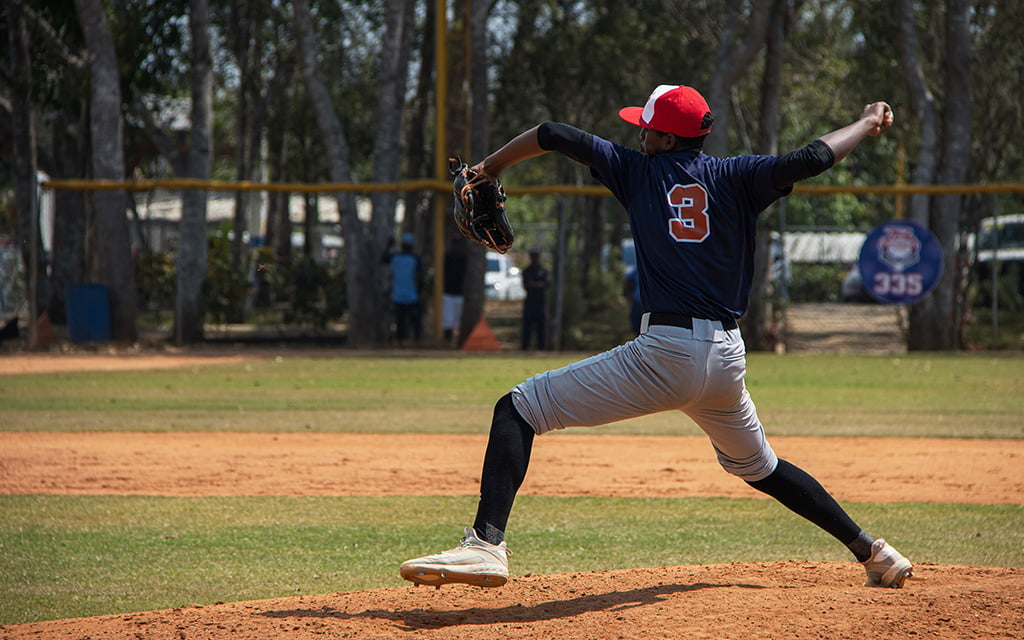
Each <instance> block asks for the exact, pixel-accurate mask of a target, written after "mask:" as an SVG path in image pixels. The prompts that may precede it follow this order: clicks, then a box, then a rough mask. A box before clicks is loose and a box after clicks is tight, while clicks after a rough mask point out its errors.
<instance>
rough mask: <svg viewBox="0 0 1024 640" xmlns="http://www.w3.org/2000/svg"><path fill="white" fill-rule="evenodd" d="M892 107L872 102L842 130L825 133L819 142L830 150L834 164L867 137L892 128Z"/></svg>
mask: <svg viewBox="0 0 1024 640" xmlns="http://www.w3.org/2000/svg"><path fill="white" fill-rule="evenodd" d="M892 122H893V111H892V107H890V106H889V105H888V104H886V103H884V102H873V103H871V104H869V105H865V107H864V111H862V112H861V114H860V117H859V118H857V120H856V121H854V122H853V123H851V124H848V125H846V126H845V127H843V128H842V129H836V130H835V131H833V132H831V133H826V134H825V135H823V136H821V138H819V140H821V141H822V142H824V143H825V144H827V145H828V146H829V148H830V149H832V153H833V155H835V163H838V162H839V161H840V160H842V159H843V158H845V157H846V156H847V155H849V153H850V152H851V151H853V149H854V148H855V147H856V146H857V145H858V144H860V142H861V140H863V139H864V138H866V137H868V136H877V135H881V134H883V133H885V132H886V131H888V130H889V127H891V126H892Z"/></svg>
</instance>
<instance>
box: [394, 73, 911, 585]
mask: <svg viewBox="0 0 1024 640" xmlns="http://www.w3.org/2000/svg"><path fill="white" fill-rule="evenodd" d="M619 116H620V117H621V118H622V119H623V120H625V121H626V122H629V123H631V124H634V125H637V126H638V127H640V131H639V134H640V145H639V147H640V148H639V150H636V149H630V148H628V147H624V146H622V145H619V144H616V143H614V142H610V141H608V140H605V139H603V138H601V137H599V136H597V135H594V134H592V133H588V132H586V131H581V130H580V129H577V128H575V127H572V126H570V125H567V124H562V123H557V122H545V123H542V124H540V125H538V126H536V127H533V128H532V129H529V130H528V131H525V132H524V133H522V134H520V135H519V136H517V137H516V138H514V139H513V140H511V141H510V142H508V143H507V144H506V145H505V146H503V147H502V148H501V149H499V150H498V151H496V152H495V153H493V154H491V155H490V156H488V157H487V158H486V159H485V160H484V161H483V162H480V163H478V164H477V165H475V166H474V167H473V171H476V172H477V173H479V174H482V175H484V176H487V177H489V178H492V179H496V178H497V177H498V175H499V174H501V173H502V172H503V171H504V170H506V169H508V168H509V167H511V166H513V165H514V164H516V163H518V162H521V161H523V160H526V159H528V158H533V157H535V156H539V155H541V154H544V153H548V152H551V151H555V152H558V153H561V154H562V155H565V156H567V157H569V158H571V159H572V160H575V161H576V162H580V163H582V164H584V165H586V166H587V167H589V168H590V173H591V175H592V176H593V177H594V178H595V179H596V180H597V181H598V182H600V183H601V184H603V185H604V186H605V187H607V188H608V189H609V190H610V191H611V192H612V195H614V196H615V198H616V199H617V200H618V201H619V203H620V204H621V205H622V207H623V208H624V209H625V211H626V215H627V217H628V219H629V224H630V230H631V233H632V237H633V241H634V245H635V248H636V269H637V277H638V279H639V288H640V301H641V304H642V305H643V309H644V314H643V316H642V318H641V322H640V333H639V335H638V336H637V337H636V338H634V339H633V340H630V341H629V342H627V343H626V344H624V345H621V346H619V347H616V348H614V349H611V350H610V351H606V352H604V353H601V354H598V355H596V356H592V357H590V358H587V359H585V360H582V361H580V362H575V363H573V364H570V365H568V366H565V367H562V368H561V369H557V370H554V371H546V372H544V373H540V374H537V375H535V376H533V377H531V378H529V379H528V380H526V381H524V382H522V383H520V384H519V385H517V386H516V387H514V388H513V389H512V390H511V391H510V392H509V393H506V394H505V395H504V396H502V397H501V398H500V399H499V400H498V402H497V404H496V405H495V407H494V414H493V418H492V421H491V431H490V435H489V438H488V443H487V448H486V450H485V452H484V463H483V471H482V473H481V478H480V500H479V502H478V503H477V513H476V518H475V520H474V521H473V525H472V527H467V528H466V530H465V537H464V538H463V540H462V543H461V544H460V545H459V546H458V547H456V548H454V549H450V550H448V551H444V552H442V553H439V554H434V555H429V556H424V557H421V558H414V559H412V560H409V561H407V562H405V563H403V564H402V566H401V569H400V573H401V575H402V577H403V578H405V579H406V580H410V581H412V582H414V583H418V584H431V585H440V584H445V583H449V582H461V583H467V584H473V585H479V586H486V587H493V586H500V585H502V584H504V583H505V582H506V581H507V580H508V557H507V548H506V545H505V527H506V525H507V522H508V518H509V514H510V513H511V510H512V503H513V500H514V499H515V496H516V493H517V492H518V490H519V487H520V485H521V484H522V482H523V479H524V478H525V476H526V470H527V466H528V464H529V460H530V454H531V451H532V447H533V441H534V437H535V436H538V435H542V434H544V433H547V432H549V431H552V430H555V429H564V428H566V427H584V426H597V425H602V424H607V423H610V422H615V421H619V420H626V419H629V418H636V417H639V416H643V415H647V414H650V413H654V412H660V411H678V412H680V413H682V414H685V415H686V416H688V417H689V418H690V419H692V420H693V421H694V422H695V423H696V424H697V425H698V426H699V427H700V428H701V429H702V430H703V431H704V432H705V433H706V434H707V436H708V438H709V439H710V440H711V444H712V446H713V448H714V451H715V454H716V455H717V457H718V462H719V464H720V465H721V466H722V468H724V469H725V470H726V471H727V472H729V473H731V474H733V475H735V476H737V477H738V478H740V479H742V480H744V481H745V482H747V484H749V485H750V486H751V487H752V488H754V489H756V490H758V491H761V492H763V493H766V494H768V495H770V496H771V497H773V498H775V499H776V500H778V501H779V502H780V503H781V504H783V505H784V506H785V507H787V508H789V509H790V510H792V511H793V512H795V513H797V514H798V515H800V516H802V517H804V518H806V519H807V520H809V521H810V522H812V523H813V524H815V525H817V526H818V527H820V528H821V529H823V530H824V531H826V532H828V533H829V534H830V535H832V536H833V537H835V538H836V539H837V540H838V541H839V542H840V543H842V544H843V545H845V546H846V547H847V548H848V549H849V550H850V552H851V553H852V554H853V555H854V556H855V557H856V558H857V559H858V560H860V561H861V563H862V564H863V566H864V569H865V570H866V572H867V582H866V585H867V586H873V587H893V588H898V587H900V586H902V585H903V582H904V580H905V579H906V578H907V577H908V576H910V575H911V571H912V568H913V567H912V565H911V563H910V562H909V561H908V560H907V559H906V558H904V557H903V556H902V555H901V554H900V553H899V552H898V551H896V550H895V549H894V548H893V547H892V546H891V545H889V544H888V543H886V541H885V540H883V539H881V538H879V539H875V538H873V537H872V536H870V535H869V534H868V533H867V532H865V531H864V530H863V529H862V528H861V527H860V526H859V525H858V524H856V523H855V522H854V521H853V519H852V518H851V517H850V516H849V515H848V514H847V513H846V511H844V510H843V508H842V507H841V506H840V505H839V504H838V503H837V502H836V500H835V499H834V498H833V497H832V496H831V495H830V494H829V493H828V492H827V491H826V490H825V489H824V488H823V487H822V486H821V484H820V483H818V481H817V480H815V479H814V478H813V477H811V476H810V475H809V474H808V473H807V472H805V471H803V470H802V469H800V468H799V467H797V466H796V465H794V464H792V463H790V462H788V461H786V460H783V459H781V458H779V457H778V456H777V455H776V454H775V451H774V450H773V449H772V447H771V445H770V444H769V443H768V440H767V438H766V436H765V431H764V428H763V426H762V424H761V421H760V420H759V419H758V416H757V410H756V408H755V406H754V402H753V400H752V399H751V396H750V394H749V393H748V391H747V388H746V385H745V382H744V379H745V377H746V373H747V370H746V351H745V347H744V343H743V337H742V336H741V335H740V330H739V328H738V325H737V322H736V320H737V319H738V318H740V317H741V316H742V315H743V314H744V312H745V311H746V310H747V304H748V298H749V295H750V287H751V281H752V278H753V273H754V248H755V242H754V236H755V232H756V229H757V218H758V216H759V215H760V213H761V212H762V211H764V210H765V209H766V208H767V207H768V206H769V205H771V204H772V203H773V202H775V201H776V200H778V199H779V198H782V197H784V196H786V195H788V194H789V193H790V191H791V190H792V189H793V185H794V184H795V183H796V182H798V181H800V180H804V179H806V178H810V177H812V176H815V175H817V174H819V173H822V172H824V171H826V170H828V169H829V168H830V167H832V166H833V165H835V164H836V163H837V162H839V161H840V160H842V159H843V158H844V157H846V155H847V154H849V153H850V152H851V151H853V149H854V148H855V147H856V146H857V145H858V144H860V142H861V141H862V140H864V139H865V138H867V137H868V136H877V135H880V134H882V133H885V132H886V131H888V130H889V128H890V127H891V126H892V122H893V112H892V109H891V108H890V107H889V105H888V104H886V103H884V102H875V103H872V104H868V105H866V106H865V107H864V108H863V109H862V111H861V113H860V115H859V116H857V118H856V120H854V122H852V123H851V124H849V125H846V126H845V127H842V128H840V129H837V130H835V131H832V132H830V133H827V134H825V135H823V136H821V137H820V138H818V139H816V140H813V141H812V142H810V143H809V144H807V145H806V146H804V147H802V148H800V149H797V150H795V151H791V152H789V153H784V154H782V155H778V156H770V155H760V156H759V155H741V156H736V157H730V158H717V157H713V156H710V155H708V154H705V153H704V152H703V143H704V138H705V136H707V135H708V134H709V133H711V128H712V126H713V124H714V117H713V115H712V113H711V110H710V109H709V108H708V105H707V102H706V101H705V100H704V98H703V97H702V96H701V95H700V93H699V92H698V91H697V90H695V89H693V88H691V87H688V86H685V85H661V86H659V87H657V88H655V90H654V91H653V92H652V93H651V95H650V96H649V97H648V99H647V101H646V103H645V104H644V106H642V107H640V106H636V107H625V108H623V109H621V110H620V111H619ZM863 449H864V450H863V451H861V452H860V455H871V456H879V455H885V454H886V451H885V450H884V449H881V450H875V448H873V447H871V445H869V444H865V446H864V447H863ZM894 463H895V461H894Z"/></svg>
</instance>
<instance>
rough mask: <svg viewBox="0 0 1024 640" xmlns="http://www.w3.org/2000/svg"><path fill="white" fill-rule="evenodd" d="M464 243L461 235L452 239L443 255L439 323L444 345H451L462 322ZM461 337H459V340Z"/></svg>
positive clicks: (464, 270) (464, 269) (464, 268)
mask: <svg viewBox="0 0 1024 640" xmlns="http://www.w3.org/2000/svg"><path fill="white" fill-rule="evenodd" d="M465 280H466V241H465V240H464V239H463V237H462V235H456V236H454V237H452V239H451V242H450V243H449V246H448V251H447V252H446V253H445V254H444V291H443V295H442V298H441V321H442V325H443V328H444V341H445V344H453V343H454V341H455V340H456V333H457V332H459V333H460V334H461V332H460V331H459V324H460V323H461V320H462V307H463V303H464V302H465V299H466V298H465V289H466V287H465ZM461 338H462V336H461V335H459V339H461Z"/></svg>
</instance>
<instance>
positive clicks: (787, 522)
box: [0, 496, 1024, 624]
mask: <svg viewBox="0 0 1024 640" xmlns="http://www.w3.org/2000/svg"><path fill="white" fill-rule="evenodd" d="M473 504H474V499H473V498H470V497H458V498H452V497H418V498H412V497H398V498H366V497H349V498H341V497H329V498H325V497H315V498H268V497H257V498H244V497H242V498H153V497H114V496H88V497H68V496H3V497H0V510H2V512H3V514H4V517H3V521H2V522H0V543H2V554H0V624H15V623H21V622H33V621H41V620H50V619H59V618H71V617H81V616H91V615H99V614H105V613H128V612H133V611H147V610H153V609H166V608H172V607H178V606H185V605H189V604H193V603H199V604H210V603H213V602H218V601H239V600H253V599H261V598H271V597H283V596H291V595H300V594H309V593H332V592H336V591H354V590H361V589H367V588H375V587H395V586H399V585H406V584H408V583H405V582H403V581H402V580H401V578H399V576H398V565H399V564H400V563H401V562H402V561H403V560H406V559H408V558H410V557H415V556H418V555H423V554H425V553H432V552H436V551H440V550H441V549H445V548H449V547H452V546H455V544H456V543H457V542H458V537H459V535H460V532H461V527H462V526H464V525H465V522H464V520H465V518H466V517H467V514H471V513H472V509H473ZM846 506H847V507H848V510H849V511H850V513H851V515H852V516H853V517H854V518H855V519H857V520H858V521H860V522H864V523H865V524H866V525H867V526H870V527H871V528H872V529H873V530H884V531H886V536H887V539H888V540H890V541H891V542H892V543H893V544H895V545H896V546H897V547H898V548H899V549H900V550H901V551H903V552H904V553H906V554H907V555H908V556H910V557H911V558H913V559H914V561H915V562H928V563H936V564H965V565H980V566H1015V567H1019V566H1024V527H1022V524H1024V507H1021V506H1013V505H997V506H979V505H948V504H917V503H897V504H869V503H853V504H847V505H846ZM515 520H516V522H515V529H514V531H513V532H512V533H511V534H510V539H509V545H510V547H511V548H512V549H513V551H514V556H513V558H512V561H511V562H512V570H513V572H514V574H516V575H524V574H527V573H562V572H570V571H587V570H603V569H616V568H629V567H649V566H671V565H683V564H707V563H719V562H739V561H774V560H790V559H795V558H796V559H801V560H807V561H809V562H814V561H841V560H846V559H850V556H849V554H848V553H846V552H845V550H844V549H843V548H842V547H841V546H839V545H837V544H836V542H835V541H834V540H833V539H832V538H830V537H829V536H828V535H827V534H825V533H823V532H821V531H819V530H817V529H816V528H814V527H812V526H810V525H808V524H807V523H806V522H804V521H803V520H801V519H800V518H798V517H797V516H795V515H792V514H790V513H789V512H787V511H785V509H784V508H783V507H781V506H779V505H777V504H775V503H774V502H772V501H768V500H737V499H727V498H680V499H669V498H541V497H534V496H523V497H521V498H520V499H519V500H517V503H516V513H515ZM937 522H941V523H942V526H941V527H937V526H935V523H937ZM852 575H853V576H855V577H856V578H860V577H861V574H860V570H859V569H857V570H856V571H853V572H852Z"/></svg>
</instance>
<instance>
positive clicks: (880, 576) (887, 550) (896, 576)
mask: <svg viewBox="0 0 1024 640" xmlns="http://www.w3.org/2000/svg"><path fill="white" fill-rule="evenodd" d="M861 564H863V565H864V568H865V569H866V570H867V572H868V581H867V582H865V583H864V586H865V587H883V588H887V589H899V588H900V587H902V586H903V582H904V581H905V580H906V579H907V578H909V577H911V576H913V575H914V573H913V572H914V565H912V564H910V560H907V559H906V558H904V557H903V555H902V554H900V552H899V551H897V550H895V549H893V548H892V547H891V546H890V545H889V544H888V543H887V542H886V541H885V540H882V539H881V538H879V539H878V540H875V541H874V542H873V543H872V544H871V557H870V558H868V559H867V560H865V561H864V562H862V563H861Z"/></svg>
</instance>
